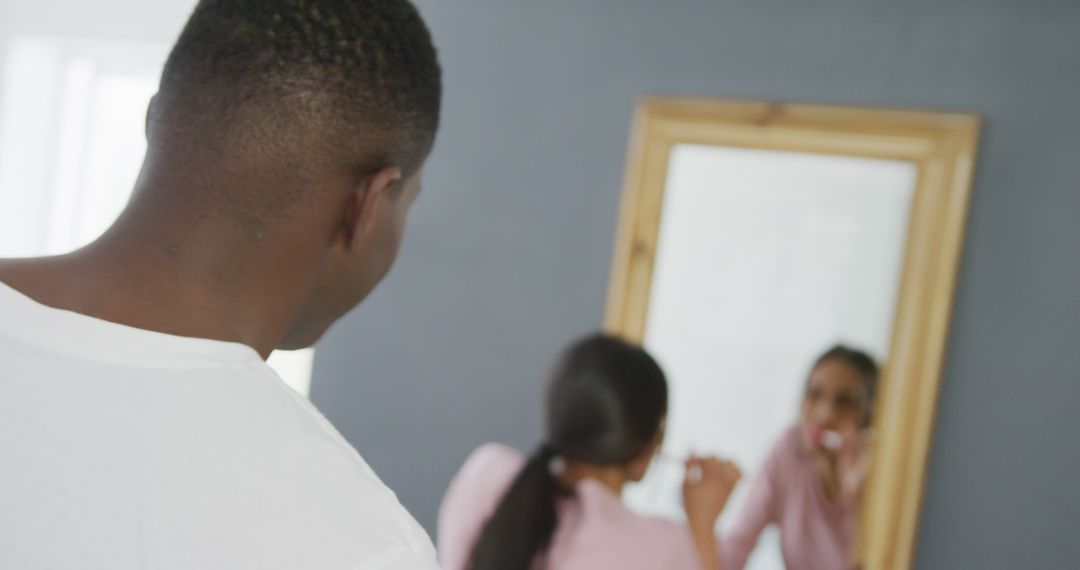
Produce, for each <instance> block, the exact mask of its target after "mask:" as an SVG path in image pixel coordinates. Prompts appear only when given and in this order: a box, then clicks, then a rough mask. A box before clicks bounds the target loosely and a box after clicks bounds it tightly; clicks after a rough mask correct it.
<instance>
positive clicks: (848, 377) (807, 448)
mask: <svg viewBox="0 0 1080 570" xmlns="http://www.w3.org/2000/svg"><path fill="white" fill-rule="evenodd" d="M877 378H878V366H877V364H876V363H875V362H874V360H873V359H872V358H871V357H870V356H868V355H867V354H865V353H863V352H860V351H858V350H853V349H851V348H848V347H845V346H836V347H834V348H832V349H830V350H829V351H827V352H826V353H825V354H823V355H821V356H820V357H819V358H818V359H817V361H816V362H815V363H814V366H813V368H812V369H811V371H810V376H809V378H808V379H807V381H806V390H805V393H804V396H803V402H802V419H801V422H800V425H798V426H795V427H793V428H791V429H790V430H788V431H787V432H786V433H785V434H784V435H783V436H781V438H780V440H779V441H778V442H777V443H776V445H775V446H774V448H773V450H772V452H771V453H770V455H769V457H768V459H767V460H766V461H765V466H764V467H763V468H762V469H761V471H760V472H759V473H758V474H757V476H756V477H755V478H754V481H753V483H752V485H751V487H750V491H749V494H748V496H747V499H746V503H745V505H744V507H743V509H742V512H740V513H739V518H738V519H736V521H735V524H734V526H733V527H732V529H731V531H730V532H729V533H728V534H726V535H725V537H724V555H725V558H724V560H725V563H726V564H727V568H728V569H729V570H739V569H741V568H743V566H744V565H745V564H746V560H747V558H748V557H749V555H750V552H751V551H752V550H753V549H754V546H755V544H756V543H757V540H758V537H759V536H760V535H761V531H762V530H763V529H764V528H765V527H766V526H767V525H769V524H776V525H778V526H779V527H780V546H781V550H782V554H783V557H784V565H785V566H786V567H787V568H788V570H800V569H808V570H809V569H812V570H820V569H824V568H827V569H836V570H842V569H845V568H853V567H854V566H855V565H854V564H853V554H854V552H853V549H854V544H855V530H856V526H857V524H858V503H859V495H860V493H861V490H862V484H863V482H864V481H865V479H866V473H867V469H868V467H869V462H870V452H869V445H868V443H867V438H866V435H865V434H866V433H867V430H868V428H869V426H870V411H871V409H872V406H873V401H874V391H875V389H876V387H877Z"/></svg>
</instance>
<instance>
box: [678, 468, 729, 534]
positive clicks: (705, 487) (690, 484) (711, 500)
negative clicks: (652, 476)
mask: <svg viewBox="0 0 1080 570" xmlns="http://www.w3.org/2000/svg"><path fill="white" fill-rule="evenodd" d="M740 477H742V473H741V472H740V471H739V468H738V467H736V466H735V464H734V463H732V462H730V461H721V460H719V459H717V458H715V457H695V456H693V455H691V456H690V458H689V459H687V460H686V479H685V480H684V481H683V508H685V509H686V520H687V522H688V523H689V525H690V527H691V528H698V529H702V528H707V529H708V530H709V532H712V529H713V527H714V526H715V525H716V519H717V517H719V516H720V513H721V512H722V511H723V510H724V506H725V505H727V501H728V499H729V498H730V497H731V492H732V490H733V489H735V484H736V483H738V482H739V478H740Z"/></svg>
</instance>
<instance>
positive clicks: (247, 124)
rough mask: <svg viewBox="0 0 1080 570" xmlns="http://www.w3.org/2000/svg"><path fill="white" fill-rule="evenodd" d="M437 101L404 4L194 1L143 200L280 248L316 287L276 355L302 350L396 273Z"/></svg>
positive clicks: (160, 100) (429, 61)
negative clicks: (282, 242) (276, 240)
mask: <svg viewBox="0 0 1080 570" xmlns="http://www.w3.org/2000/svg"><path fill="white" fill-rule="evenodd" d="M440 98H441V80H440V69H439V64H438V60H437V57H436V53H435V49H434V47H433V46H432V43H431V37H430V34H429V32H428V30H427V28H426V26H425V25H424V23H423V21H422V20H421V18H420V16H419V15H418V14H417V12H416V9H415V8H414V7H413V6H412V5H411V4H410V3H409V2H408V0H201V1H200V2H199V4H198V6H196V8H195V11H194V13H193V14H192V16H191V19H190V20H189V21H188V23H187V25H186V27H185V28H184V30H183V32H182V33H181V35H180V38H179V39H178V41H177V43H176V46H175V47H174V48H173V51H172V53H171V54H170V56H169V59H168V61H167V63H166V65H165V70H164V73H163V75H162V79H161V87H160V90H159V93H158V95H157V96H156V97H155V100H154V103H153V104H152V105H151V109H150V112H149V115H148V119H147V135H148V143H149V145H148V149H149V150H148V155H147V162H146V164H145V165H144V170H143V175H142V176H143V177H150V178H152V179H153V183H152V184H140V187H139V190H138V192H137V194H136V201H142V202H149V203H154V204H160V205H161V206H159V207H158V209H159V210H163V211H167V210H170V209H172V210H184V211H186V212H187V213H188V215H189V216H191V217H192V218H193V219H197V220H201V219H203V218H205V219H207V220H213V221H214V222H215V223H216V224H217V226H219V227H220V226H225V227H228V228H235V229H236V230H237V232H236V236H237V238H236V239H237V240H241V241H242V240H245V239H253V240H260V239H262V238H263V236H267V235H271V234H272V235H275V236H279V237H281V236H287V241H288V243H289V244H290V248H292V249H291V251H293V252H294V253H297V252H299V254H302V255H303V256H304V257H305V259H306V261H307V263H306V264H305V268H303V269H301V268H297V271H307V272H308V274H307V275H304V276H303V282H304V286H303V288H304V290H305V293H304V294H303V298H302V299H301V300H300V301H299V303H298V306H297V307H295V310H294V311H293V312H294V316H293V318H292V323H291V325H290V327H289V330H288V331H287V332H286V334H285V338H284V339H283V341H282V348H298V347H301V346H306V345H308V344H310V343H312V342H314V341H315V340H317V339H318V338H319V336H321V335H322V333H323V332H324V331H325V330H326V329H327V328H328V327H329V326H330V325H331V324H332V323H333V322H334V321H335V320H336V319H337V318H339V317H340V316H342V315H343V314H344V313H345V312H347V311H348V310H349V309H351V308H352V307H353V306H355V305H356V303H358V302H359V301H360V300H362V299H363V297H364V296H366V295H367V294H368V293H369V292H370V291H371V290H372V289H373V288H374V287H375V285H376V284H377V283H378V282H379V280H380V279H382V277H384V276H385V274H386V273H387V272H388V271H389V268H390V266H391V264H392V263H393V261H394V258H395V256H396V254H397V249H398V245H399V243H400V240H401V234H402V231H403V229H404V223H405V218H406V214H407V211H408V207H409V205H410V204H411V202H412V200H413V199H414V198H415V196H416V193H417V192H418V191H419V179H420V172H421V170H422V167H423V163H424V161H425V159H426V157H427V154H428V152H429V151H430V150H431V146H432V144H433V142H434V138H435V132H436V130H437V127H438V120H439V105H440ZM165 204H167V205H168V206H165ZM294 245H295V248H293V247H292V246H294ZM222 247H229V243H228V242H225V243H223V244H222Z"/></svg>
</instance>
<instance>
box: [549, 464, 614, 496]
mask: <svg viewBox="0 0 1080 570" xmlns="http://www.w3.org/2000/svg"><path fill="white" fill-rule="evenodd" d="M585 479H592V480H594V481H596V482H598V483H600V484H601V485H603V486H605V487H607V488H608V489H611V492H613V493H615V495H617V496H622V490H623V487H624V486H626V483H627V479H626V474H625V473H624V472H623V469H622V468H621V467H619V466H612V465H595V464H591V463H584V462H580V461H567V462H566V468H565V469H564V470H563V472H562V473H561V474H560V475H559V482H560V483H562V484H563V485H564V486H567V487H573V486H574V485H577V484H578V483H580V482H581V481H583V480H585Z"/></svg>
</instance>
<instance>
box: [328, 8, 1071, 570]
mask: <svg viewBox="0 0 1080 570" xmlns="http://www.w3.org/2000/svg"><path fill="white" fill-rule="evenodd" d="M420 4H421V7H422V9H423V11H424V14H425V16H426V17H427V19H428V21H429V23H430V25H431V27H432V29H433V32H434V34H435V36H436V40H437V42H438V44H439V46H440V48H441V50H442V58H443V62H444V67H445V71H446V99H445V106H444V109H445V120H444V127H443V129H442V132H441V134H440V141H439V145H438V148H437V149H436V152H435V154H434V155H433V157H432V159H431V162H430V164H429V169H428V171H427V177H426V187H425V190H424V192H423V194H422V196H421V199H420V201H419V202H418V204H417V207H416V210H415V214H414V217H413V218H412V220H411V222H410V223H411V224H412V225H411V228H410V231H409V235H408V237H407V240H406V244H405V249H404V252H403V254H402V257H401V259H400V261H399V264H398V266H397V267H396V269H395V271H394V273H393V274H392V275H391V277H390V278H389V279H388V280H387V281H386V282H385V283H384V284H383V285H382V287H381V288H380V289H379V290H378V291H377V292H376V294H375V295H373V296H372V298H371V299H369V301H368V302H367V303H366V304H365V305H364V306H363V307H361V308H360V309H359V310H357V311H356V312H355V313H354V314H352V315H351V316H350V317H349V318H347V319H346V320H345V321H343V322H342V323H341V324H339V325H338V326H337V327H336V328H335V329H334V330H333V331H332V333H331V334H330V335H329V336H328V337H327V338H326V339H325V340H324V341H323V342H322V344H321V345H320V350H319V352H318V356H317V361H316V369H315V383H314V388H313V399H314V401H315V402H316V403H317V404H318V405H319V406H320V407H321V408H322V409H323V410H324V411H325V412H326V413H327V414H328V415H329V416H330V418H331V419H332V420H333V422H334V423H335V424H336V425H337V426H338V427H339V428H340V429H341V430H342V432H343V433H344V434H345V435H346V436H347V437H348V438H349V439H350V440H351V441H352V442H353V443H354V444H355V445H356V446H357V447H358V448H359V449H360V450H361V451H362V452H363V453H364V455H365V457H366V458H367V459H368V460H369V461H370V463H371V464H372V465H373V466H374V467H375V468H376V469H377V470H378V471H379V472H380V474H381V475H382V476H383V477H384V478H385V479H386V480H387V481H388V482H390V484H391V485H392V486H393V487H394V488H395V489H396V490H397V491H398V493H399V495H400V496H401V498H402V500H403V501H404V502H405V504H406V505H407V506H408V507H410V508H411V509H412V510H413V512H414V513H415V514H416V515H417V516H418V517H419V519H420V520H421V521H422V522H423V523H424V524H425V525H427V526H428V528H429V529H433V528H434V520H435V513H436V509H437V506H438V502H439V499H440V496H441V494H442V492H443V490H444V488H445V485H446V483H447V482H448V480H449V479H450V477H451V476H452V474H453V472H454V471H455V469H456V468H457V467H458V466H459V464H460V462H461V460H462V459H463V458H464V456H465V455H466V454H467V453H468V451H469V450H470V449H471V448H473V447H474V446H475V445H477V444H479V443H481V442H485V441H489V440H501V441H505V442H509V443H511V444H514V445H518V446H523V447H530V446H532V445H534V444H535V442H536V441H537V437H538V434H539V430H540V416H539V403H540V398H539V395H540V391H541V383H542V381H543V377H544V374H545V372H546V370H547V368H548V365H549V361H550V359H551V357H552V355H553V354H555V353H556V351H557V350H558V349H559V348H560V347H561V346H562V345H563V344H565V343H566V342H567V341H568V340H570V339H571V338H572V337H574V336H575V335H578V334H579V333H583V332H585V331H589V330H592V329H596V328H598V327H599V325H600V322H601V316H602V312H603V306H604V298H605V287H606V283H607V273H608V264H609V257H610V254H611V248H612V239H613V232H614V229H615V210H616V204H617V201H618V197H619V185H620V180H621V176H622V167H623V160H624V150H625V145H626V138H627V134H628V129H629V119H630V114H631V110H632V108H633V105H634V100H635V98H636V97H638V96H639V95H642V94H646V93H654V94H655V93H661V94H687V95H710V96H722V97H745V98H755V99H777V100H795V101H812V102H828V103H841V104H858V105H873V106H898V107H914V108H928V109H947V110H961V111H974V112H977V113H980V114H982V115H984V117H985V118H986V120H987V128H986V132H985V137H984V140H983V149H982V154H981V157H980V164H979V170H978V176H977V181H976V189H975V193H974V202H973V204H972V209H971V217H970V225H969V231H968V236H967V248H966V251H965V255H964V259H963V264H962V267H961V272H960V281H959V292H958V297H957V304H956V311H955V316H954V321H953V327H952V333H951V334H952V338H951V346H950V350H949V356H948V362H947V365H946V369H945V376H944V381H943V385H942V391H941V400H940V406H939V409H938V424H937V431H936V433H935V437H934V440H935V441H934V449H933V456H932V459H931V462H930V473H929V484H928V488H927V495H926V503H925V508H924V514H923V520H922V527H921V538H920V543H919V547H918V567H919V568H932V569H936V568H948V569H954V568H1067V567H1071V568H1075V567H1076V564H1077V561H1078V560H1080V539H1077V536H1078V535H1077V533H1078V532H1080V490H1078V486H1077V485H1078V483H1080V476H1078V473H1080V439H1078V438H1080V419H1078V418H1080V110H1078V108H1077V105H1078V104H1080V3H1077V2H1064V1H1063V2H1040V1H1033V0H1016V1H1007V0H995V1H983V2H962V1H960V0H906V1H903V2H898V1H895V0H887V1H886V0H851V1H844V2H839V1H817V2H805V1H803V0H722V1H721V0H717V1H713V2H704V1H699V2H690V1H671V2H657V1H655V0H603V1H601V0H592V1H589V2H580V1H573V2H571V1H568V0H561V1H543V2H541V1H535V0H529V1H526V0H517V1H510V0H471V1H464V0H458V1H454V2H446V1H444V0H422V1H421V2H420Z"/></svg>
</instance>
